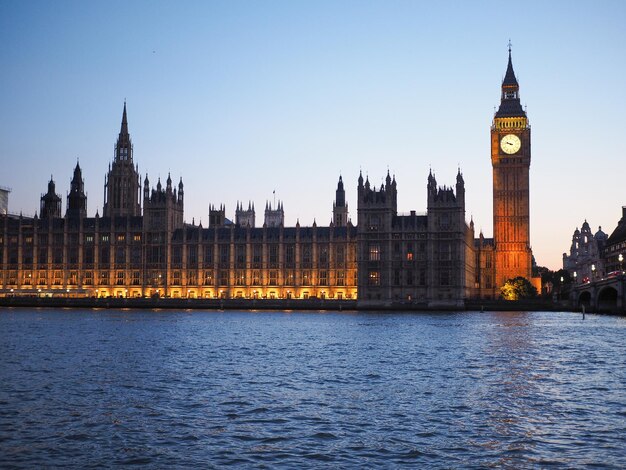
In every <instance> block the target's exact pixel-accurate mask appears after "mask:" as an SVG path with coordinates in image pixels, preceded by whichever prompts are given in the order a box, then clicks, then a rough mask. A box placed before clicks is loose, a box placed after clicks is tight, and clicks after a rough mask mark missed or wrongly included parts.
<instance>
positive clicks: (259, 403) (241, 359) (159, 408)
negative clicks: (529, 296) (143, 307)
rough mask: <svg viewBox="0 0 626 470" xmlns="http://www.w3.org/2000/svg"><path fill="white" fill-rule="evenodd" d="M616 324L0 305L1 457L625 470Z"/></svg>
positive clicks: (625, 405)
mask: <svg viewBox="0 0 626 470" xmlns="http://www.w3.org/2000/svg"><path fill="white" fill-rule="evenodd" d="M624 436H626V318H624V317H612V316H597V315H587V316H586V318H585V319H583V317H582V316H581V315H580V314H575V313H566V312H560V313H559V312H506V313H504V312H484V313H478V312H461V313H400V314H397V313H391V314H390V313H349V312H334V313H333V312H324V313H321V312H320V313H312V312H307V313H299V312H234V311H233V312H231V311H226V312H202V311H189V312H186V311H171V310H168V311H123V310H47V309H41V310H28V309H4V310H0V467H2V468H11V467H15V468H41V467H57V466H70V467H80V468H90V467H110V466H118V465H133V464H141V465H144V466H147V467H155V468H171V467H178V468H180V467H187V468H189V467H197V468H219V467H223V466H238V467H241V468H251V467H252V468H277V467H280V468H302V467H314V468H337V467H340V468H346V467H367V468H383V467H384V468H388V467H406V468H423V467H431V468H484V467H504V468H531V467H532V468H538V467H554V468H572V467H599V468H623V467H625V466H626V451H625V450H624Z"/></svg>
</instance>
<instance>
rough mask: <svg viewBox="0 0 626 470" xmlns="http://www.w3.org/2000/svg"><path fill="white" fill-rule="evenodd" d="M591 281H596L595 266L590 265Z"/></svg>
mask: <svg viewBox="0 0 626 470" xmlns="http://www.w3.org/2000/svg"><path fill="white" fill-rule="evenodd" d="M591 280H592V281H594V282H595V280H596V265H595V264H592V265H591Z"/></svg>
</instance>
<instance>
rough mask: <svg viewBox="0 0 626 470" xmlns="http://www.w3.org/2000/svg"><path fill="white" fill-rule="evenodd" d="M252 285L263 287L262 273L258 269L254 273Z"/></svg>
mask: <svg viewBox="0 0 626 470" xmlns="http://www.w3.org/2000/svg"><path fill="white" fill-rule="evenodd" d="M252 285H253V286H260V285H261V273H260V271H259V270H258V269H255V270H254V271H252Z"/></svg>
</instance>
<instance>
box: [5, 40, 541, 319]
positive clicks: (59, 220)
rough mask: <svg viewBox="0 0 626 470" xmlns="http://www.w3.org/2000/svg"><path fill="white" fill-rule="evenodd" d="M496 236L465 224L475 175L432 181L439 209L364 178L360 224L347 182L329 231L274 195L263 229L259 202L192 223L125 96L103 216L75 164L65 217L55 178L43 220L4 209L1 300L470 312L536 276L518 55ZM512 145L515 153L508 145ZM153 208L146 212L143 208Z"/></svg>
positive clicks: (340, 187) (503, 142)
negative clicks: (146, 156)
mask: <svg viewBox="0 0 626 470" xmlns="http://www.w3.org/2000/svg"><path fill="white" fill-rule="evenodd" d="M491 136H492V137H491V139H492V151H491V158H492V164H493V185H494V186H493V187H494V193H493V204H494V237H493V239H487V238H485V237H484V236H483V235H482V233H481V234H480V236H479V237H478V238H475V235H474V223H473V221H470V222H469V224H468V223H467V222H466V220H465V182H464V180H463V176H462V174H461V171H460V169H459V171H458V172H457V175H456V182H455V184H454V186H450V187H446V186H438V185H437V181H436V178H435V175H434V174H432V172H431V173H430V174H429V175H428V178H427V182H426V190H427V201H428V202H427V207H426V212H425V213H422V214H418V213H417V212H416V211H411V212H410V213H408V214H401V213H398V210H397V182H396V179H395V176H394V177H391V175H390V174H389V173H387V177H386V179H385V182H384V184H382V185H381V186H380V188H376V187H374V186H372V185H371V184H370V182H369V179H367V178H366V180H365V181H364V180H363V176H362V175H360V176H359V178H358V182H357V213H358V221H357V225H356V226H355V225H353V224H352V222H351V220H350V217H349V212H348V205H347V203H346V197H345V189H344V183H343V178H342V177H341V176H340V177H339V181H338V184H337V190H336V194H335V201H334V203H333V207H332V221H331V223H330V225H329V226H327V227H318V226H317V224H316V223H315V222H314V223H313V225H312V226H311V227H301V226H300V224H299V223H297V224H296V226H295V227H285V226H284V220H285V219H284V217H285V213H284V207H283V203H282V201H278V203H274V204H272V203H270V202H266V205H265V212H264V222H263V226H262V227H256V215H255V209H254V203H251V202H250V203H248V208H247V209H244V207H243V204H242V203H239V202H238V203H237V207H236V211H235V217H234V222H233V221H231V220H229V219H228V218H227V217H226V208H225V206H224V205H223V204H220V205H219V206H215V205H213V204H211V205H210V206H209V214H208V215H209V227H208V228H204V227H202V226H196V225H195V223H192V224H187V223H185V222H184V186H183V181H182V178H181V180H180V181H179V183H178V185H177V186H176V187H175V186H174V185H173V183H172V180H171V177H170V176H169V175H168V178H167V181H166V183H165V188H164V187H163V186H162V184H161V181H160V179H159V180H158V182H157V185H156V187H155V188H153V189H150V182H149V179H148V175H146V177H145V180H144V182H143V199H142V200H141V199H140V196H141V194H142V186H141V182H140V178H139V170H138V166H137V165H136V164H135V163H134V161H133V146H132V143H131V139H130V134H129V132H128V121H127V113H126V104H125V103H124V110H123V114H122V125H121V129H120V133H119V135H118V139H117V143H116V147H115V154H114V159H113V162H112V164H111V165H110V166H109V171H108V173H107V176H106V178H105V185H104V192H105V197H104V207H103V211H102V214H103V216H102V217H100V216H99V214H98V213H96V216H95V217H87V198H86V196H85V192H84V182H83V179H82V173H81V169H80V166H79V165H78V163H77V165H76V167H75V169H74V176H73V179H72V182H71V188H70V192H69V194H68V199H67V211H66V213H65V216H62V212H61V198H60V196H59V195H58V194H56V192H55V184H54V181H53V179H52V178H51V180H50V182H49V184H48V191H47V193H46V194H44V195H42V197H41V207H40V214H39V217H37V216H35V217H34V218H26V217H22V216H15V215H6V214H5V215H0V263H1V269H0V296H2V295H17V294H23V295H65V296H115V297H120V296H122V297H126V296H128V297H144V296H157V295H158V296H169V297H190V298H192V297H196V298H197V297H203V298H207V297H208V298H223V297H224V298H250V299H254V298H310V297H318V298H333V299H356V298H357V297H358V300H359V305H360V306H363V307H376V306H390V305H394V304H397V305H408V306H411V305H414V306H420V305H421V306H429V307H438V306H448V307H462V306H463V303H464V300H465V299H468V298H476V297H480V298H493V297H496V296H497V294H498V288H499V287H500V285H501V284H502V283H503V282H504V281H505V280H506V279H508V278H511V277H515V276H518V275H521V276H524V277H527V278H530V276H531V256H532V253H531V250H530V240H529V223H530V222H529V221H530V215H529V206H528V199H529V179H528V174H529V165H530V127H529V125H528V121H527V118H526V113H525V111H523V110H522V108H521V106H520V104H519V86H518V84H517V80H516V79H515V75H514V73H513V68H512V64H511V55H510V50H509V63H508V68H507V72H506V76H505V79H504V81H503V83H502V101H501V105H500V109H499V110H498V112H497V113H496V114H495V116H494V121H493V124H492V127H491ZM509 145H510V146H511V148H509V147H508V146H509ZM141 202H143V211H142V204H141Z"/></svg>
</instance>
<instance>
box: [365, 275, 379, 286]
mask: <svg viewBox="0 0 626 470" xmlns="http://www.w3.org/2000/svg"><path fill="white" fill-rule="evenodd" d="M368 281H369V285H370V286H379V285H380V273H379V272H378V271H370V272H369V277H368Z"/></svg>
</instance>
